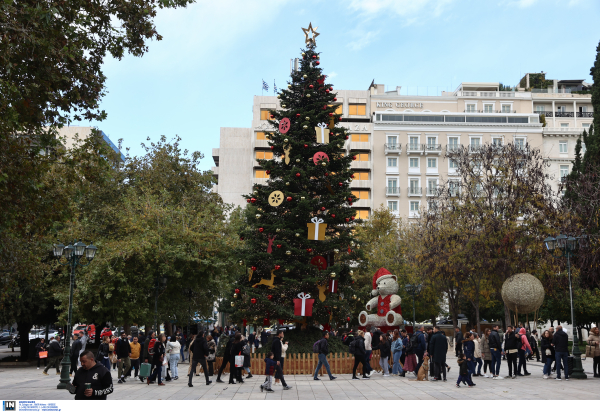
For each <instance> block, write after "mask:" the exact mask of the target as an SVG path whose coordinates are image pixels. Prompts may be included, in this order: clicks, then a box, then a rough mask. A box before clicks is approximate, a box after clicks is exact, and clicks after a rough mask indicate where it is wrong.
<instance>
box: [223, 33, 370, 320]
mask: <svg viewBox="0 0 600 412" xmlns="http://www.w3.org/2000/svg"><path fill="white" fill-rule="evenodd" d="M303 30H304V31H305V33H306V48H305V49H303V50H302V54H301V58H300V67H299V70H298V71H294V72H293V73H292V74H291V80H290V81H289V83H288V88H287V89H286V90H285V89H284V90H282V91H281V94H280V95H278V98H279V99H280V103H281V110H274V111H273V112H272V113H271V120H270V124H271V125H272V126H273V128H274V129H275V131H273V132H270V133H268V134H267V138H268V139H269V141H270V144H271V150H272V151H273V159H271V160H258V162H259V163H260V165H261V167H262V168H264V170H266V174H267V175H268V176H269V179H268V181H267V184H266V185H255V186H254V189H253V192H252V194H249V195H247V196H246V199H247V202H248V206H247V208H246V212H245V213H246V220H247V227H246V229H245V230H243V231H242V233H241V234H240V237H241V239H243V240H244V242H243V244H244V246H243V248H242V250H241V251H240V255H241V256H240V258H241V260H240V262H239V263H240V265H244V266H245V267H246V273H245V274H244V275H243V276H242V277H241V278H240V279H239V280H238V282H237V283H236V284H235V285H233V287H232V294H231V297H228V299H227V301H229V302H230V304H231V306H232V308H231V309H232V310H231V312H233V319H234V320H235V321H241V322H244V324H246V323H248V324H259V325H270V324H273V323H275V322H279V323H280V324H281V323H283V322H285V323H288V322H295V323H302V324H304V325H312V324H313V323H314V322H318V323H319V324H321V325H323V326H324V327H325V328H328V327H329V325H330V324H340V323H342V322H343V323H345V322H348V321H350V320H351V319H350V318H349V316H350V313H351V307H352V306H354V303H355V299H356V296H355V295H354V291H353V285H352V284H353V281H352V274H353V272H352V270H351V265H352V262H355V261H356V260H357V259H360V245H359V244H358V243H357V242H356V241H355V240H354V238H353V227H354V225H355V224H356V223H357V222H358V220H355V218H354V215H355V211H354V210H353V209H352V207H351V206H352V203H353V202H354V201H356V197H355V196H353V195H352V192H351V191H350V182H351V180H352V178H353V177H354V176H353V174H352V171H351V170H350V163H351V161H352V160H353V159H354V158H355V157H354V156H352V155H350V156H348V155H347V153H346V150H345V149H344V144H345V142H346V140H347V139H348V134H347V129H345V128H342V127H340V126H339V123H338V122H339V121H340V119H341V115H340V114H338V113H336V108H337V107H338V106H339V104H337V103H336V101H337V98H336V97H335V92H334V91H333V86H332V85H331V84H329V83H328V82H327V79H326V76H324V75H323V72H322V69H321V67H320V60H319V58H320V57H319V53H318V52H317V50H316V43H315V37H316V36H317V35H318V33H316V32H315V31H314V29H313V28H312V26H311V25H309V28H308V29H303ZM308 295H310V298H309V297H308ZM241 322H240V323H241Z"/></svg>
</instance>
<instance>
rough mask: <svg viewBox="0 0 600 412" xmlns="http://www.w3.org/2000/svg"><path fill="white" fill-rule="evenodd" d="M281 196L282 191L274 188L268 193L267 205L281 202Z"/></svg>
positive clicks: (274, 205) (275, 205)
mask: <svg viewBox="0 0 600 412" xmlns="http://www.w3.org/2000/svg"><path fill="white" fill-rule="evenodd" d="M283 198H284V195H283V192H282V191H281V190H275V191H274V192H271V194H270V195H269V205H271V206H273V207H277V206H279V205H280V204H282V203H283Z"/></svg>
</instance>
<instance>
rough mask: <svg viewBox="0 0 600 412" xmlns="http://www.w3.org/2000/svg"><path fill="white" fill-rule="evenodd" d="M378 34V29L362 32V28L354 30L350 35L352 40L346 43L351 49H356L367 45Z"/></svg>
mask: <svg viewBox="0 0 600 412" xmlns="http://www.w3.org/2000/svg"><path fill="white" fill-rule="evenodd" d="M378 34H379V31H368V32H364V31H363V30H355V31H354V32H353V33H352V34H351V37H352V38H353V40H352V41H351V42H350V43H348V45H347V46H348V48H350V50H353V51H357V50H360V49H363V48H365V47H366V46H368V45H369V44H370V43H371V42H372V41H373V40H374V39H375V37H377V35H378Z"/></svg>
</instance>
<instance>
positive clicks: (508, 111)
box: [463, 109, 517, 113]
mask: <svg viewBox="0 0 600 412" xmlns="http://www.w3.org/2000/svg"><path fill="white" fill-rule="evenodd" d="M463 112H464V113H516V112H517V111H516V110H485V109H484V110H469V109H467V110H463Z"/></svg>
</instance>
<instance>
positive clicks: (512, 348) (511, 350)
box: [503, 326, 521, 379]
mask: <svg viewBox="0 0 600 412" xmlns="http://www.w3.org/2000/svg"><path fill="white" fill-rule="evenodd" d="M520 342H521V338H520V337H519V336H517V334H516V333H515V331H514V330H513V328H512V326H507V327H506V333H505V334H504V352H503V353H506V361H507V363H508V377H509V378H511V379H517V357H518V356H519V348H520ZM513 370H514V373H513Z"/></svg>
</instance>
